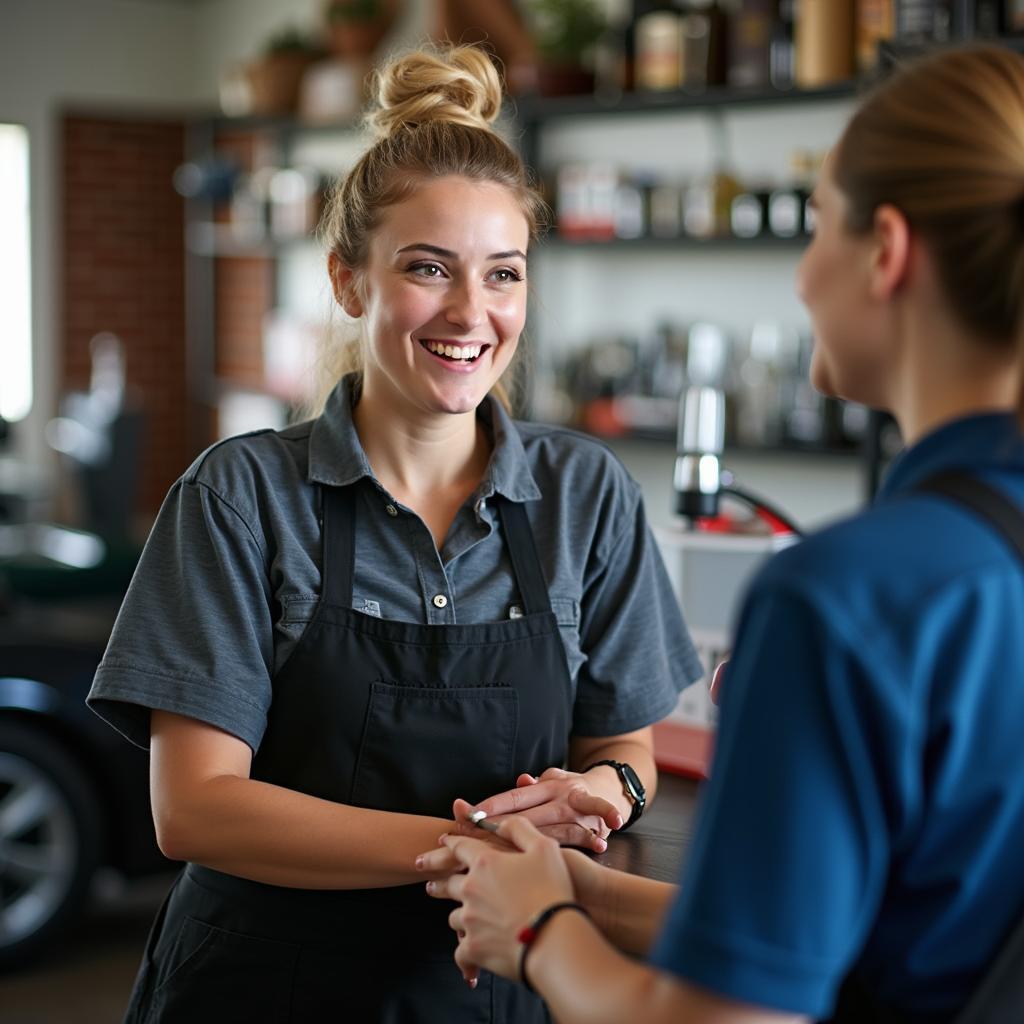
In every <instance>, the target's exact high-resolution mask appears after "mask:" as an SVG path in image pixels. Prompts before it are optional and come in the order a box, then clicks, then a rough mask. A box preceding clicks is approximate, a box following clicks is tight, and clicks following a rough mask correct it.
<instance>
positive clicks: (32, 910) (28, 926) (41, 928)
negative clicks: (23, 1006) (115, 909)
mask: <svg viewBox="0 0 1024 1024" xmlns="http://www.w3.org/2000/svg"><path fill="white" fill-rule="evenodd" d="M99 852H100V809H99V804H98V803H97V800H96V796H95V793H94V792H93V790H92V788H91V787H90V786H89V785H88V783H87V782H86V781H85V780H84V779H83V778H82V772H81V768H80V767H79V765H78V764H77V763H76V762H75V761H74V760H73V759H72V758H71V756H70V755H69V754H68V753H67V752H66V751H65V750H64V749H62V748H61V746H60V745H59V744H58V743H57V742H56V741H55V740H54V739H52V738H51V737H50V736H48V735H47V734H46V733H45V732H43V731H41V730H40V729H38V728H36V727H35V726H33V725H31V724H29V723H26V722H24V721H22V720H21V719H19V720H17V721H0V971H3V970H8V969H10V968H12V967H15V966H17V965H20V964H22V963H24V962H25V961H27V960H28V959H30V958H31V957H32V956H34V955H36V954H38V953H40V952H42V951H43V948H44V947H45V946H46V944H47V943H48V942H49V941H50V940H52V939H53V938H54V937H55V936H56V935H58V934H59V933H60V931H61V930H62V929H65V928H66V926H67V924H68V923H69V921H70V920H71V918H72V917H73V916H74V915H75V913H76V912H77V911H78V910H79V909H80V907H81V905H82V902H83V900H84V899H85V897H86V895H87V894H88V891H89V882H90V880H91V879H92V876H93V873H94V872H95V870H96V866H97V863H98V860H99Z"/></svg>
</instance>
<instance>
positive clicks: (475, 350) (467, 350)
mask: <svg viewBox="0 0 1024 1024" xmlns="http://www.w3.org/2000/svg"><path fill="white" fill-rule="evenodd" d="M420 344H421V345H422V346H423V347H424V348H425V349H426V350H427V351H428V352H429V353H431V355H435V356H438V357H439V358H440V359H444V360H446V361H447V362H449V363H475V362H476V361H477V360H478V359H479V358H480V356H482V355H483V354H484V352H486V351H487V350H488V349H489V348H490V347H491V346H490V345H452V344H450V343H448V342H444V341H433V340H432V339H425V340H424V339H421V340H420Z"/></svg>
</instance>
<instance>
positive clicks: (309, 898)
mask: <svg viewBox="0 0 1024 1024" xmlns="http://www.w3.org/2000/svg"><path fill="white" fill-rule="evenodd" d="M323 495H324V518H323V571H322V591H321V598H320V601H319V603H318V605H317V609H316V612H315V613H314V616H313V619H312V621H311V622H310V623H309V625H308V626H307V628H306V630H305V632H304V633H303V636H302V639H301V640H300V642H299V644H298V646H297V647H296V649H295V650H294V651H293V653H292V654H291V656H290V657H289V659H288V661H287V662H286V663H285V665H284V666H283V667H282V668H281V670H280V672H278V674H277V675H276V676H275V678H274V681H273V701H272V706H271V710H270V713H269V715H268V720H267V730H266V733H265V735H264V738H263V741H262V743H261V744H260V748H259V750H258V751H257V753H256V755H255V757H254V758H253V763H252V770H251V777H252V778H254V779H260V780H262V781H265V782H269V783H273V784H275V785H278V786H284V787H285V788H288V789H293V790H297V791H299V792H303V793H309V794H311V795H313V796H317V797H320V798H322V799H326V800H333V801H335V802H337V803H344V804H350V805H354V806H358V807H368V808H374V809H377V810H383V811H399V812H403V813H410V814H421V815H431V816H436V817H443V818H450V816H451V805H452V800H453V799H454V798H455V797H457V796H461V797H464V798H465V799H467V800H469V801H471V802H476V801H479V800H482V799H484V798H485V797H487V796H491V795H493V794H494V793H498V792H501V791H502V790H506V789H510V788H512V787H513V786H514V785H515V779H516V776H517V775H518V774H519V773H521V772H530V773H531V774H535V775H536V774H540V773H541V772H542V771H544V769H545V768H549V767H551V766H552V765H561V764H563V763H564V761H565V759H566V755H567V750H568V737H569V731H570V728H571V725H572V682H571V678H570V674H569V668H568V663H567V661H566V656H565V648H564V646H563V643H562V639H561V636H560V635H559V631H558V624H557V621H556V619H555V615H554V613H553V612H552V610H551V601H550V597H549V595H548V590H547V585H546V583H545V581H544V574H543V571H542V569H541V565H540V560H539V557H538V555H537V550H536V546H535V544H534V540H533V533H532V530H531V528H530V524H529V519H528V518H527V515H526V511H525V509H524V507H523V506H522V505H521V504H517V503H514V502H509V501H505V500H504V499H498V508H499V512H500V519H501V526H502V529H503V531H504V535H505V541H506V544H507V546H508V550H509V554H510V558H511V561H512V566H513V569H514V572H515V577H516V583H517V587H518V590H519V593H520V599H521V604H522V608H523V612H524V614H523V615H522V617H521V618H517V619H509V620H507V621H503V622H493V623H482V624H476V625H466V626H461V625H443V626H428V625H420V624H417V623H408V622H396V621H390V620H386V619H379V618H376V617H374V616H370V615H367V614H364V613H363V612H358V611H355V610H354V609H353V608H352V583H353V567H354V564H355V537H356V526H357V523H356V519H357V516H356V494H355V490H354V487H353V486H349V487H344V488H333V487H331V488H327V487H325V488H323ZM452 907H453V904H451V903H448V902H447V901H441V900H433V899H431V898H430V897H428V896H427V895H426V892H425V891H424V887H423V885H422V883H417V884H415V885H407V886H397V887H391V888H384V889H364V890H296V889H288V888H284V887H279V886H273V885H265V884H262V883H258V882H250V881H247V880H245V879H241V878H237V877H234V876H231V875H226V874H223V873H221V872H218V871H213V870H211V869H210V868H204V867H201V866H198V865H195V864H190V865H188V867H187V868H186V869H185V870H184V872H183V873H182V875H181V876H180V877H179V879H178V881H177V882H176V883H175V885H174V887H173V889H172V891H171V893H170V894H169V896H168V899H167V901H166V902H165V905H164V907H163V908H162V909H161V912H160V914H159V915H158V917H157V920H156V922H155V923H154V926H153V931H152V934H151V936H150V941H149V943H148V945H147V949H146V954H145V957H144V960H143V965H142V969H141V971H140V975H139V978H138V979H137V981H136V986H135V991H134V993H133V998H132V1003H131V1006H130V1007H129V1011H128V1016H127V1018H126V1020H127V1021H128V1022H140V1024H141V1022H155V1021H160V1022H162V1024H172V1022H175V1021H179V1020H180V1021H187V1022H189V1024H204V1022H207V1021H209V1022H210V1024H230V1022H233V1021H239V1022H245V1024H255V1022H261V1024H262V1022H263V1021H268V1022H269V1021H274V1022H277V1021H280V1022H288V1021H295V1022H299V1021H303V1022H305V1021H311V1020H325V1021H326V1020H333V1021H337V1022H344V1021H353V1022H360V1024H362V1022H367V1024H371V1022H386V1024H399V1022H401V1024H462V1022H477V1021H479V1022H481V1024H498V1022H508V1024H534V1022H537V1024H540V1022H546V1021H549V1020H550V1018H549V1016H548V1014H547V1011H546V1009H545V1007H544V1004H543V1002H542V1001H541V1000H540V999H538V998H537V997H536V996H534V995H532V994H531V993H528V992H526V991H525V990H524V989H522V988H521V987H520V986H518V985H515V984H513V983H511V982H507V981H505V980H503V979H501V978H495V977H494V976H492V975H490V974H487V973H485V974H483V975H482V976H481V978H480V982H479V984H478V986H477V988H476V989H475V990H471V989H469V988H468V987H467V986H466V984H465V982H464V981H463V980H462V977H461V975H460V974H459V971H458V968H457V967H456V966H455V964H454V961H453V959H452V956H453V953H454V950H455V946H456V937H455V935H454V933H453V932H452V931H451V930H450V929H449V928H448V922H447V919H448V914H449V913H450V912H451V910H452Z"/></svg>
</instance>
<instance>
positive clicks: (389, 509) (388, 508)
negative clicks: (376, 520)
mask: <svg viewBox="0 0 1024 1024" xmlns="http://www.w3.org/2000/svg"><path fill="white" fill-rule="evenodd" d="M384 511H385V512H387V514H388V515H389V516H391V517H392V518H394V517H395V516H397V515H398V509H397V508H395V506H394V505H385V506H384Z"/></svg>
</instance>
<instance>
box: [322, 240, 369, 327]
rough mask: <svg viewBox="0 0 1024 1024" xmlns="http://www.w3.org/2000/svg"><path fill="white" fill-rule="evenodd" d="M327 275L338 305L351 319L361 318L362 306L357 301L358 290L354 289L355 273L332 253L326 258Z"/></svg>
mask: <svg viewBox="0 0 1024 1024" xmlns="http://www.w3.org/2000/svg"><path fill="white" fill-rule="evenodd" d="M327 273H328V275H329V276H330V278H331V288H332V289H333V291H334V298H335V301H336V302H337V303H338V305H339V306H341V308H342V309H343V310H345V312H346V313H347V314H348V315H349V316H350V317H352V318H353V319H358V318H359V317H361V316H362V315H363V305H362V303H361V302H360V301H359V289H358V288H357V287H356V272H355V271H354V270H353V269H352V268H351V267H348V266H346V265H345V264H344V263H342V262H341V259H340V258H339V257H338V255H337V254H336V253H333V252H332V253H330V254H329V255H328V257H327Z"/></svg>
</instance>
